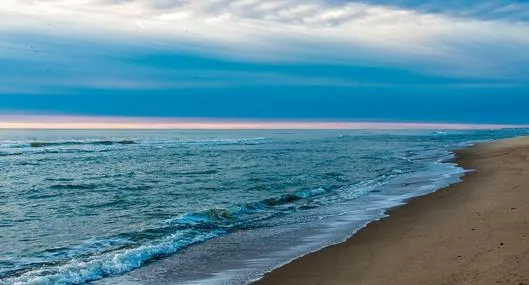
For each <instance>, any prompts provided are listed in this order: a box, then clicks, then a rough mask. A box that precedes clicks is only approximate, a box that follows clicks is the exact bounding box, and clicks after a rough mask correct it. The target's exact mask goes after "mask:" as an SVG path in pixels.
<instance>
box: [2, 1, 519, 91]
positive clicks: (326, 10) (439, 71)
mask: <svg viewBox="0 0 529 285" xmlns="http://www.w3.org/2000/svg"><path fill="white" fill-rule="evenodd" d="M457 3H459V4H457ZM457 3H455V4H454V3H452V4H446V2H444V1H416V0H408V1H384V0H370V1H354V2H353V1H324V0H304V1H301V0H270V1H260V0H208V1H206V0H193V1H190V0H94V1H89V0H75V1H74V0H48V1H44V0H3V1H2V2H1V3H0V17H2V19H3V23H4V24H3V26H2V27H0V36H3V37H6V38H7V39H8V41H4V42H3V43H2V44H0V51H1V52H0V59H1V58H9V59H10V60H13V59H15V58H16V59H19V60H20V61H28V60H29V61H31V60H33V61H34V60H38V59H36V56H35V54H34V51H32V49H31V45H32V44H35V43H41V45H40V46H42V47H44V48H43V49H42V50H41V51H40V58H44V57H46V59H45V60H44V61H49V62H53V63H55V64H57V63H58V64H66V63H65V62H71V61H74V62H77V61H82V58H80V57H83V55H84V54H88V55H90V56H91V57H92V58H90V57H87V58H86V60H87V61H92V60H93V59H94V58H95V59H97V60H99V61H100V62H109V63H112V64H117V65H118V66H122V68H120V70H126V69H127V67H130V68H134V67H136V66H134V65H131V64H130V63H124V61H125V60H122V59H120V57H121V56H125V57H126V56H128V54H129V53H130V52H129V50H131V49H134V50H144V51H145V52H146V53H149V52H150V53H169V52H173V53H192V54H200V55H204V56H211V57H216V58H222V59H228V60H234V61H243V62H245V61H251V62H264V63H282V64H284V63H287V64H290V63H294V64H304V63H311V64H342V65H359V66H388V67H392V68H393V67H396V68H403V69H407V70H412V71H415V72H423V73H429V74H434V75H439V76H450V77H463V78H488V79H497V80H515V81H523V80H528V79H529V78H528V76H529V75H526V74H527V72H526V73H524V72H522V71H524V69H526V66H527V64H529V55H527V53H526V52H524V51H526V50H528V49H529V40H528V39H529V24H527V23H526V22H524V21H522V20H523V19H526V16H527V13H528V12H527V11H528V10H529V9H527V7H526V6H527V4H525V3H518V2H506V1H502V2H500V1H490V2H489V1H488V2H481V1H480V2H479V3H477V4H476V2H474V1H458V2H457ZM517 19H518V20H517ZM520 19H521V20H520ZM13 35H16V36H13ZM94 42H96V43H98V44H94ZM57 43H59V44H58V45H57ZM72 43H73V44H72ZM75 43H77V45H76V44H75ZM46 47H48V50H46ZM94 48H95V49H94ZM90 49H92V50H90ZM100 49H101V50H100ZM2 54H3V55H2ZM108 57H111V58H108ZM87 65H89V64H81V65H80V66H87ZM142 70H144V71H150V70H149V67H148V66H142ZM92 72H95V71H92Z"/></svg>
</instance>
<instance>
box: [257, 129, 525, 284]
mask: <svg viewBox="0 0 529 285" xmlns="http://www.w3.org/2000/svg"><path fill="white" fill-rule="evenodd" d="M455 154H456V157H455V159H454V161H455V162H456V163H457V165H458V166H460V167H462V168H464V169H467V170H468V169H472V170H476V171H469V172H467V173H465V174H464V175H463V176H462V178H461V182H460V183H456V184H453V185H451V186H448V187H445V188H442V189H439V190H437V191H435V192H433V193H430V194H427V195H424V196H419V197H414V198H411V199H410V200H408V201H407V202H406V204H404V205H402V206H398V207H395V208H392V209H390V210H388V212H387V214H388V216H387V217H385V218H383V219H380V220H377V221H374V222H371V223H369V224H368V225H367V226H365V227H364V228H362V229H360V230H359V231H358V232H356V233H354V234H353V235H352V236H351V237H350V238H348V239H347V240H346V241H344V242H343V243H339V244H335V245H330V246H328V247H325V248H323V249H321V250H318V251H315V252H312V253H308V254H307V255H304V256H302V257H300V258H297V259H295V260H293V261H291V262H290V263H287V264H285V265H282V266H281V267H279V268H276V269H274V270H273V271H271V272H268V273H266V274H265V275H264V276H263V277H262V278H261V279H259V280H256V281H255V282H253V283H251V284H257V285H261V284H264V285H268V284H274V285H275V284H277V285H281V284H333V285H334V284H520V285H521V284H529V238H526V237H528V236H529V226H528V225H527V223H528V219H529V218H528V219H525V217H529V210H526V209H524V207H523V206H524V205H527V203H529V176H528V175H529V138H527V137H521V138H512V139H507V140H498V141H492V142H486V143H479V144H477V145H474V146H470V147H467V148H464V149H460V150H457V151H455ZM506 168H507V169H508V170H511V169H515V171H514V172H512V171H506V170H505V169H506ZM524 176H528V177H526V178H524ZM524 187H525V188H526V189H528V192H527V193H523V190H522V189H523V188H524ZM513 189H514V190H513ZM515 190H516V191H515ZM512 192H516V194H517V195H514V196H513V195H512ZM518 196H520V197H518ZM524 202H527V203H524ZM506 209H507V210H506ZM513 217H514V218H513ZM499 229H502V230H501V231H499ZM500 240H501V241H500ZM507 245H509V246H507ZM525 252H527V253H528V254H525V255H526V256H525V255H524V253H525ZM522 261H524V262H522Z"/></svg>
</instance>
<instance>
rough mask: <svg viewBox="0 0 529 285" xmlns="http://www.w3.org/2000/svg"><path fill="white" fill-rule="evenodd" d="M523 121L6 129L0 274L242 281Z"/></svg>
mask: <svg viewBox="0 0 529 285" xmlns="http://www.w3.org/2000/svg"><path fill="white" fill-rule="evenodd" d="M523 134H527V131H526V130H497V131H445V132H438V131H392V132H382V131H377V132H374V131H51V130H48V131H29V130H28V131H11V130H3V131H0V197H1V199H0V283H1V284H84V283H88V282H93V281H97V282H99V283H101V284H116V283H124V284H132V283H137V284H162V283H168V282H173V283H179V284H180V283H181V284H191V283H196V284H242V283H247V282H248V281H249V280H252V279H255V278H258V277H259V275H260V274H262V273H263V272H264V271H266V270H270V269H272V268H274V267H276V266H278V265H280V264H282V263H284V262H287V261H288V260H290V259H292V258H295V257H296V256H300V255H303V254H305V253H307V252H309V251H312V250H316V249H318V248H321V247H322V246H325V245H328V244H330V243H335V242H339V241H340V240H343V239H344V238H346V237H347V236H348V235H350V234H352V233H353V232H354V231H355V230H357V229H359V228H361V227H362V226H364V225H365V224H366V223H367V222H369V221H372V220H375V219H379V218H380V217H382V216H383V215H384V211H385V210H386V209H387V208H389V207H393V206H396V205H399V204H401V203H402V202H403V201H404V200H405V199H407V198H409V197H413V196H417V195H421V194H425V193H429V192H432V191H434V190H436V189H438V188H439V187H443V186H446V185H448V184H450V183H454V182H457V181H458V179H459V177H460V176H461V174H462V173H463V170H462V169H461V168H459V167H457V166H455V165H453V164H451V163H449V162H448V160H449V159H450V158H451V153H450V152H449V150H450V149H453V148H457V147H463V146H465V145H468V144H469V143H471V142H475V141H483V140H491V139H498V138H506V137H513V136H517V135H523ZM162 269H163V270H162ZM164 278H165V279H164Z"/></svg>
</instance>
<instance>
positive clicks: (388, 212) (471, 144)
mask: <svg viewBox="0 0 529 285" xmlns="http://www.w3.org/2000/svg"><path fill="white" fill-rule="evenodd" d="M487 141H489V140H487ZM483 142H485V141H470V142H466V143H463V144H462V145H461V146H460V147H458V148H454V149H450V150H448V152H449V153H450V154H451V155H452V158H450V159H449V160H447V161H444V162H442V163H444V164H449V165H454V166H456V167H457V168H459V169H460V170H461V172H460V173H454V174H453V176H454V177H456V178H457V180H458V181H456V182H453V183H450V184H448V185H445V186H442V187H439V188H437V189H435V190H434V191H432V192H429V193H417V194H418V195H416V196H411V197H409V198H407V199H405V200H403V201H402V203H401V204H399V205H395V206H392V207H389V208H387V209H385V210H384V213H383V215H382V216H381V217H379V218H376V219H373V220H370V221H368V222H366V223H365V224H364V225H362V226H361V227H360V228H358V229H356V230H354V231H353V232H351V233H350V235H349V236H347V237H346V238H344V239H343V240H341V241H338V242H334V243H329V244H327V245H324V246H322V247H321V248H319V249H316V250H312V251H309V252H306V253H305V254H302V255H299V256H297V257H294V258H292V259H291V260H289V261H287V262H284V263H282V264H280V265H278V266H276V267H274V268H273V269H272V270H268V271H266V272H264V273H262V274H261V276H259V277H258V278H255V279H253V280H250V282H248V283H247V284H248V285H250V284H253V283H255V282H257V281H259V280H262V279H263V278H265V277H266V275H268V274H270V273H272V272H274V271H276V270H278V269H280V268H282V267H284V266H286V265H288V264H290V263H293V262H295V261H297V260H299V259H302V258H304V257H306V256H308V255H310V254H313V253H316V252H320V251H325V250H326V249H327V248H330V247H333V246H336V245H339V244H344V243H347V242H349V241H350V240H351V239H352V238H354V236H355V235H356V234H357V233H358V232H360V231H362V230H364V229H366V228H367V227H368V226H369V225H370V224H372V223H376V222H378V221H381V220H383V219H387V218H390V217H391V212H392V211H394V210H396V209H398V208H401V207H404V206H406V205H408V204H409V203H410V202H411V201H413V200H415V199H417V198H420V197H424V196H427V195H432V194H434V193H436V192H438V191H440V190H443V189H447V188H450V187H451V186H453V185H455V184H459V183H462V182H464V181H463V179H464V177H465V176H466V175H467V173H469V172H472V171H475V170H473V169H465V168H463V167H462V166H461V165H459V164H458V163H457V161H458V154H457V152H458V151H460V150H462V149H468V148H472V147H474V145H475V144H477V143H483Z"/></svg>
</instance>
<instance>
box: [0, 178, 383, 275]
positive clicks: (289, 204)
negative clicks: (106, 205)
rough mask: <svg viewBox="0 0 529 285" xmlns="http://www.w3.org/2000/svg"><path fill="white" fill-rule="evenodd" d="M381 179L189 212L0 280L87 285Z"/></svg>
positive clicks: (50, 256) (51, 256) (55, 253)
mask: <svg viewBox="0 0 529 285" xmlns="http://www.w3.org/2000/svg"><path fill="white" fill-rule="evenodd" d="M380 179H382V178H380ZM380 179H377V180H376V181H373V182H371V183H370V182H363V183H359V184H358V185H356V186H354V185H353V186H350V187H342V188H335V189H325V188H316V189H307V190H301V191H297V192H294V193H290V194H284V195H279V196H276V197H270V198H267V199H263V200H260V201H255V202H248V203H241V204H234V205H232V206H230V207H227V208H213V209H207V210H203V211H198V212H190V213H187V214H184V215H182V216H180V217H178V218H175V219H172V220H167V221H165V222H163V223H161V224H159V225H154V226H153V227H152V228H149V229H144V230H142V231H137V232H131V233H122V234H118V235H115V236H112V237H108V239H109V241H98V242H97V243H95V242H91V243H90V247H89V249H90V250H86V249H85V248H84V247H82V246H79V247H77V248H75V247H74V248H70V249H68V248H66V249H57V250H48V251H46V252H43V253H42V254H41V258H38V256H37V257H35V258H38V259H39V260H40V261H39V262H32V263H31V264H29V265H27V266H26V267H25V268H23V267H22V268H19V269H18V270H16V271H14V272H3V274H1V273H0V275H4V277H5V276H9V277H7V278H6V279H4V280H6V281H7V282H8V283H9V284H11V283H13V284H56V283H57V282H60V283H61V284H84V283H87V282H91V281H95V280H99V279H102V278H105V277H108V276H115V275H121V274H124V273H126V272H129V271H131V270H133V269H135V268H138V267H140V266H142V265H143V264H145V263H146V262H148V261H150V260H152V259H156V258H161V257H165V256H168V255H171V254H174V253H176V252H178V251H179V250H181V249H184V248H186V247H189V246H191V245H193V244H196V243H200V242H204V241H207V240H209V239H211V238H215V237H218V236H220V235H224V234H226V233H228V232H231V231H234V230H238V229H248V228H256V227H265V226H267V225H266V224H264V225H263V224H259V222H261V221H264V220H268V219H270V218H272V217H276V216H278V215H286V214H289V213H293V212H296V211H303V210H306V209H312V208H315V207H319V206H322V205H324V202H323V201H325V200H326V199H329V200H332V199H333V198H332V197H328V198H325V197H326V196H336V197H342V199H344V197H345V198H348V199H349V198H351V197H353V196H354V197H358V196H359V195H361V193H364V192H365V191H372V190H373V187H375V185H379V183H380V181H379V180H380ZM384 179H385V178H384ZM68 187H71V185H68ZM360 188H366V189H360ZM346 192H356V193H357V195H356V196H355V195H352V194H350V195H345V194H344V193H346ZM34 261H35V259H34Z"/></svg>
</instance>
